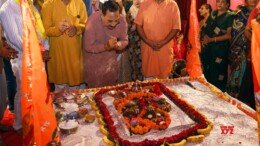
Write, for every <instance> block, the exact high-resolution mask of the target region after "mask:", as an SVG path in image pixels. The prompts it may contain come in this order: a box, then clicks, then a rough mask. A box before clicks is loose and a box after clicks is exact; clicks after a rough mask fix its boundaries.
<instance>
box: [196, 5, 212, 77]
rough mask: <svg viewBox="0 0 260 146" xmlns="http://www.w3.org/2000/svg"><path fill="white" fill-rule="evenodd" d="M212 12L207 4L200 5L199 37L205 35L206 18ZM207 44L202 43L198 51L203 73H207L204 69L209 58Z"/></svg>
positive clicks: (207, 20) (206, 68) (206, 67)
mask: <svg viewBox="0 0 260 146" xmlns="http://www.w3.org/2000/svg"><path fill="white" fill-rule="evenodd" d="M211 12H212V8H211V6H210V5H209V4H203V5H201V7H200V9H199V13H200V16H201V17H202V20H201V21H200V23H199V24H200V36H201V39H202V38H203V36H205V35H206V34H205V32H206V31H207V30H206V29H207V27H206V26H207V24H208V23H209V20H210V19H208V18H209V17H210V14H211ZM206 46H207V44H202V45H201V52H200V59H201V64H202V68H203V70H204V74H206V75H207V73H206V71H207V70H208V68H209V66H208V60H209V58H208V57H209V56H208V49H207V47H206Z"/></svg>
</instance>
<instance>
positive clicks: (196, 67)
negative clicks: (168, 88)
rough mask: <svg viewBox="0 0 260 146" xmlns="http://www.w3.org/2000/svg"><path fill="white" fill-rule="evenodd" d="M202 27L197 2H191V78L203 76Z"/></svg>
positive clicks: (188, 59)
mask: <svg viewBox="0 0 260 146" xmlns="http://www.w3.org/2000/svg"><path fill="white" fill-rule="evenodd" d="M199 31H200V27H199V21H198V17H197V8H196V0H192V1H191V7H190V20H189V36H188V39H189V43H190V45H191V49H190V50H189V51H188V54H187V67H186V68H187V72H188V74H189V75H190V77H198V76H201V75H202V69H201V62H200V57H199V52H200V49H201V46H200V37H199V35H200V33H199Z"/></svg>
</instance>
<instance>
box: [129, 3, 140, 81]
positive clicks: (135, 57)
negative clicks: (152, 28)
mask: <svg viewBox="0 0 260 146" xmlns="http://www.w3.org/2000/svg"><path fill="white" fill-rule="evenodd" d="M140 4H141V0H134V1H133V5H132V6H131V8H130V9H129V11H128V13H127V21H128V39H129V44H128V48H127V49H128V50H127V51H128V52H129V60H130V66H131V78H132V80H133V81H135V80H140V81H141V80H143V74H142V60H141V48H140V37H139V35H138V33H137V30H136V24H135V23H134V20H135V18H136V15H137V13H138V10H139V7H140Z"/></svg>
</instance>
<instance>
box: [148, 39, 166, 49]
mask: <svg viewBox="0 0 260 146" xmlns="http://www.w3.org/2000/svg"><path fill="white" fill-rule="evenodd" d="M146 43H147V45H149V46H150V47H151V48H152V49H153V50H154V51H160V49H161V48H162V47H163V46H164V42H163V41H161V42H155V41H151V40H147V41H146Z"/></svg>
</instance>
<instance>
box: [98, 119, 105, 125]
mask: <svg viewBox="0 0 260 146" xmlns="http://www.w3.org/2000/svg"><path fill="white" fill-rule="evenodd" d="M98 123H99V124H100V125H106V123H105V122H104V121H103V120H102V119H101V118H99V119H98Z"/></svg>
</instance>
